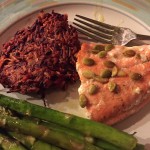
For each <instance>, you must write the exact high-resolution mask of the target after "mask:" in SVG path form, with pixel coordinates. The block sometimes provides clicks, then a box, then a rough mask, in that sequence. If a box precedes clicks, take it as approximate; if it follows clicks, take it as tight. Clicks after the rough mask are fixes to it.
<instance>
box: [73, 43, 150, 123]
mask: <svg viewBox="0 0 150 150" xmlns="http://www.w3.org/2000/svg"><path fill="white" fill-rule="evenodd" d="M76 69H77V72H78V74H79V77H80V81H81V85H80V87H79V89H78V92H79V103H80V106H81V107H85V108H86V109H87V112H88V117H89V118H90V119H92V120H95V121H100V122H103V123H106V124H109V125H112V124H115V123H117V122H119V121H121V120H123V119H125V118H127V117H129V116H130V115H132V114H134V113H136V112H137V111H139V110H140V109H142V108H143V107H144V106H145V105H146V104H147V103H149V102H150V45H142V46H133V47H125V46H118V45H116V46H114V45H109V44H108V45H106V44H104V45H102V44H95V43H83V44H82V46H81V50H80V51H79V52H78V54H77V63H76Z"/></svg>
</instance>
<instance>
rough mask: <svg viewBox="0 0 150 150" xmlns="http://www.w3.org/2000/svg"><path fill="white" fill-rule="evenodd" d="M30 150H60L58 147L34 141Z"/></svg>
mask: <svg viewBox="0 0 150 150" xmlns="http://www.w3.org/2000/svg"><path fill="white" fill-rule="evenodd" d="M31 150H61V149H60V148H58V147H55V146H52V145H50V144H47V143H45V142H43V141H36V142H35V144H34V145H33V146H32V148H31Z"/></svg>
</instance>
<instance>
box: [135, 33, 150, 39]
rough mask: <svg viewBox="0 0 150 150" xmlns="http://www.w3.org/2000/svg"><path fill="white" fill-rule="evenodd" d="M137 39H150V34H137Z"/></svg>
mask: <svg viewBox="0 0 150 150" xmlns="http://www.w3.org/2000/svg"><path fill="white" fill-rule="evenodd" d="M137 39H138V40H150V36H149V35H142V34H137Z"/></svg>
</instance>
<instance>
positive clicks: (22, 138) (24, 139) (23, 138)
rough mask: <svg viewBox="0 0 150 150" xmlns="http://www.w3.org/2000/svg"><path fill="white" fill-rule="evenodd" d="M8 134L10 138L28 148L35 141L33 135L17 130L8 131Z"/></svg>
mask: <svg viewBox="0 0 150 150" xmlns="http://www.w3.org/2000/svg"><path fill="white" fill-rule="evenodd" d="M8 134H9V136H11V137H12V138H14V139H16V140H17V141H19V142H20V143H22V144H23V145H24V146H25V147H27V148H28V149H30V148H31V147H32V146H33V145H34V143H35V141H36V139H35V137H33V136H30V135H24V134H20V133H18V132H12V131H10V132H8Z"/></svg>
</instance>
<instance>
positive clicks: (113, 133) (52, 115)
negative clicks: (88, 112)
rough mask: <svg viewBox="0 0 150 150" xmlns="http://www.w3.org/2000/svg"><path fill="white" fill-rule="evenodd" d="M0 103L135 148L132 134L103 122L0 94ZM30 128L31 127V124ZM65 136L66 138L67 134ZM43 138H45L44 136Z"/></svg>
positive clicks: (134, 139)
mask: <svg viewBox="0 0 150 150" xmlns="http://www.w3.org/2000/svg"><path fill="white" fill-rule="evenodd" d="M0 105H2V106H4V107H8V108H9V109H12V110H15V111H17V112H18V113H21V114H24V115H26V114H27V115H29V116H32V117H37V118H39V119H42V120H46V121H50V122H53V123H56V124H59V125H62V126H65V127H67V128H72V129H75V130H77V131H79V132H81V133H83V134H84V135H86V136H91V137H96V138H98V139H103V140H105V141H107V142H108V143H111V144H113V145H115V146H118V147H120V148H122V149H125V150H132V149H133V148H135V146H136V143H137V140H136V138H135V137H134V136H133V135H129V134H127V133H125V132H123V131H119V130H117V129H115V128H113V127H111V126H107V125H105V124H102V123H98V122H94V121H91V120H88V119H85V118H81V117H78V116H74V115H71V114H66V113H62V112H59V111H56V110H52V109H49V108H45V107H42V106H38V105H35V104H31V103H29V102H27V101H23V100H17V99H14V98H11V97H8V96H4V95H0ZM2 119H3V117H2V116H1V121H2ZM6 120H7V122H10V120H9V119H7V118H6ZM25 124H26V122H25ZM18 125H19V127H20V128H22V126H20V124H18ZM29 127H30V126H29ZM34 127H35V128H37V129H36V131H38V127H37V126H34ZM30 128H32V126H31V127H30ZM28 132H30V134H31V133H32V132H33V134H35V135H34V136H35V137H36V136H38V137H39V135H40V134H43V133H39V135H36V134H37V133H36V132H34V130H32V129H29V131H28ZM39 132H40V130H39ZM46 135H47V136H50V135H49V134H46ZM41 137H42V136H41ZM50 137H51V136H50ZM53 137H54V136H53ZM65 137H66V138H67V136H65ZM43 138H44V139H45V137H43ZM58 138H59V136H58ZM46 139H48V138H46ZM46 139H45V140H46ZM61 139H63V142H65V138H63V137H62V138H61ZM66 144H68V143H66ZM79 145H80V144H79ZM67 147H69V146H67Z"/></svg>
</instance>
